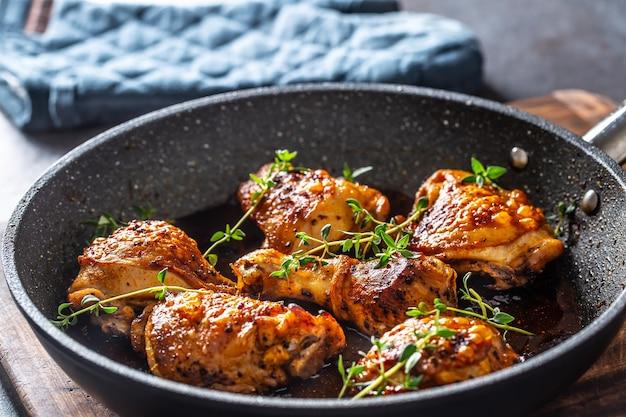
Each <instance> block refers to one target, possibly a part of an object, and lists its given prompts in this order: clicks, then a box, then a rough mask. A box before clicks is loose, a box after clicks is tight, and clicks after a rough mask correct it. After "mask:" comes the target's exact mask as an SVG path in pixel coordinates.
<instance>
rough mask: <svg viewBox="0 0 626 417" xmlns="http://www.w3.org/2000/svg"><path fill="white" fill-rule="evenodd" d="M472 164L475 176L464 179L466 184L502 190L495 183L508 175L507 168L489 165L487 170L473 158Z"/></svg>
mask: <svg viewBox="0 0 626 417" xmlns="http://www.w3.org/2000/svg"><path fill="white" fill-rule="evenodd" d="M471 164H472V171H473V172H474V175H468V176H467V177H465V178H463V180H462V181H463V182H464V183H475V184H476V185H478V186H479V187H483V186H484V185H485V184H489V185H492V186H494V187H496V188H500V186H498V184H496V183H495V180H497V179H498V178H500V177H501V176H503V175H504V174H506V168H504V167H501V166H497V165H489V166H487V168H485V166H484V165H483V164H482V163H481V162H480V161H479V160H478V159H476V158H474V157H473V156H472V160H471Z"/></svg>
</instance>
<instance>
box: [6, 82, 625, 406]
mask: <svg viewBox="0 0 626 417" xmlns="http://www.w3.org/2000/svg"><path fill="white" fill-rule="evenodd" d="M614 119H617V117H614ZM622 122H623V121H622ZM617 125H619V121H618V122H615V120H613V121H612V122H611V123H608V124H607V125H605V126H603V127H601V128H599V130H600V133H601V134H600V135H599V136H598V137H599V138H601V139H602V141H604V142H603V144H604V146H605V147H606V148H607V149H611V152H613V153H614V155H615V156H619V155H617V154H619V153H620V152H621V151H620V149H622V150H623V148H620V147H619V145H618V146H616V147H613V148H611V146H614V144H616V143H619V142H618V140H616V135H615V134H614V133H615V126H617ZM607 138H608V139H607ZM514 146H517V147H520V148H522V149H524V150H525V151H526V152H527V154H528V158H529V162H528V165H527V166H526V168H525V169H523V170H511V171H510V173H509V174H507V175H506V176H505V177H503V181H501V182H502V185H504V186H506V187H513V186H517V187H523V188H525V189H526V191H527V192H528V193H529V195H530V198H531V200H532V201H533V202H534V203H535V204H537V205H538V206H540V207H542V208H544V209H545V210H546V211H551V210H552V207H554V205H555V203H556V202H557V201H560V200H566V199H574V200H577V201H579V200H580V199H581V197H582V196H583V195H584V194H585V193H586V192H587V191H588V190H589V189H593V190H595V191H596V192H597V193H598V195H599V201H600V203H599V207H597V208H596V210H595V212H594V213H592V215H586V214H584V213H583V212H582V211H577V214H576V219H575V223H576V241H575V242H574V243H572V244H570V247H569V248H568V250H567V251H566V254H565V255H564V256H563V257H561V258H560V259H559V260H557V261H556V264H555V265H554V268H552V269H553V270H554V271H556V272H555V274H560V275H562V276H563V277H564V279H567V282H568V283H570V285H571V286H572V287H573V288H574V289H575V292H576V295H577V299H578V303H579V305H580V309H581V312H580V314H581V316H582V320H583V323H584V328H583V329H582V330H580V331H579V332H578V333H576V334H575V335H573V336H571V337H570V338H568V339H567V340H565V341H563V342H562V343H560V344H558V345H557V346H555V347H553V348H551V349H549V350H547V351H545V352H543V353H541V354H539V355H537V356H535V357H532V358H530V359H529V360H527V361H526V362H524V363H521V364H518V365H516V366H513V367H511V368H508V369H505V370H503V371H499V372H496V373H494V374H491V375H488V376H485V377H482V378H478V379H475V380H470V381H465V382H461V383H457V384H452V385H448V386H443V387H437V388H432V389H427V390H422V391H417V392H413V393H407V394H403V395H396V396H388V397H384V398H371V399H364V400H359V401H348V400H333V399H320V400H317V399H299V398H276V397H262V396H245V395H238V394H231V393H225V392H218V391H213V390H208V389H201V388H197V387H192V386H188V385H184V384H180V383H177V382H172V381H168V380H165V379H161V378H157V377H155V376H152V375H149V374H147V373H145V372H142V371H140V370H136V369H132V368H130V367H128V366H125V365H123V364H121V363H118V362H115V361H113V360H111V359H108V358H107V357H105V356H103V355H100V354H98V353H96V352H95V351H94V350H92V349H91V348H90V347H89V346H88V345H86V344H83V342H81V341H79V340H75V339H73V338H71V337H70V336H69V335H67V334H66V333H64V332H63V331H61V330H59V329H57V328H56V327H55V326H53V325H52V324H50V322H49V318H50V317H52V316H54V315H55V312H56V306H57V304H58V303H59V302H61V301H62V300H63V299H64V297H65V289H66V288H67V287H68V284H69V283H70V282H71V280H72V278H73V276H74V274H75V273H76V272H77V265H76V257H77V255H78V254H79V253H80V252H81V247H82V244H83V242H85V240H86V239H87V237H88V231H86V230H85V228H84V227H83V226H81V223H80V222H81V221H83V220H85V219H88V218H92V217H93V216H94V214H96V213H102V212H112V213H121V215H122V216H123V217H126V218H130V217H132V215H131V212H130V210H129V208H130V207H132V206H133V205H134V204H141V203H144V202H149V203H150V204H152V205H153V206H154V207H155V208H157V210H158V212H159V213H160V214H161V215H162V216H163V217H165V218H177V217H181V216H185V215H188V214H190V213H193V212H196V211H198V210H200V209H203V208H206V207H208V206H213V205H217V204H220V203H222V202H224V201H226V200H227V199H228V198H229V197H231V196H232V194H233V192H234V190H235V189H236V187H237V185H238V183H239V182H240V181H241V180H243V179H245V178H246V176H247V174H248V172H250V171H252V170H254V169H256V168H257V167H259V166H260V165H261V164H263V163H265V162H266V161H267V160H269V159H270V158H271V157H272V152H273V150H274V149H279V148H288V149H294V150H298V151H299V153H300V154H299V157H298V162H299V163H300V164H303V165H305V166H312V167H318V166H324V167H327V168H329V169H330V170H331V171H333V172H337V171H338V170H340V168H341V166H342V164H343V163H344V162H347V163H349V164H350V165H351V166H362V165H372V166H374V167H375V170H374V171H372V172H371V173H370V174H368V181H367V182H368V183H370V184H372V185H375V186H377V187H380V188H382V189H396V190H397V189H398V188H399V189H400V190H399V191H403V192H405V193H407V194H409V195H412V194H413V193H414V192H415V190H416V189H417V187H418V186H419V185H420V183H421V182H422V181H423V180H424V179H425V178H426V177H427V176H428V175H430V174H431V173H432V172H433V171H434V170H435V169H438V168H444V167H445V168H463V169H466V168H467V166H468V160H469V157H470V156H471V155H476V156H477V157H478V158H479V159H481V160H482V161H484V162H488V163H490V164H498V165H504V166H506V165H507V164H508V161H509V154H510V151H511V148H512V147H514ZM622 156H623V155H622ZM499 182H500V181H499ZM625 208H626V175H625V174H624V171H623V170H622V169H621V167H620V166H619V165H618V164H617V163H616V162H615V161H613V160H612V159H611V158H609V156H607V154H605V153H604V152H602V151H600V150H599V149H597V148H596V147H594V146H593V145H591V144H589V143H586V142H585V141H583V140H581V138H579V137H577V136H575V135H574V134H572V133H570V132H568V131H566V130H564V129H561V128H559V127H556V126H554V125H552V124H550V123H548V122H546V121H544V120H541V119H539V118H536V117H533V116H530V115H528V114H526V113H523V112H520V111H517V110H515V109H512V108H510V107H506V106H504V105H501V104H497V103H494V102H490V101H486V100H482V99H478V98H475V97H470V96H465V95H460V94H455V93H450V92H444V91H436V90H430V89H424V88H415V87H403V86H389V85H372V84H369V85H351V84H342V85H336V84H321V85H305V86H295V87H288V88H283V87H280V88H261V89H255V90H248V91H240V92H235V93H228V94H222V95H216V96H212V97H208V98H203V99H199V100H194V101H191V102H187V103H183V104H180V105H176V106H172V107H169V108H166V109H164V110H161V111H157V112H154V113H150V114H148V115H146V116H143V117H140V118H138V119H134V120H132V121H130V122H127V123H124V124H122V125H121V126H119V127H116V128H113V129H111V130H108V131H106V132H104V133H102V134H101V135H99V136H97V137H95V138H94V139H92V140H90V141H89V142H86V143H85V144H83V145H82V146H80V147H78V148H77V149H75V150H73V151H72V152H70V153H69V154H67V155H66V156H65V157H63V158H62V159H61V160H60V161H59V162H57V163H56V164H55V165H54V166H52V167H51V168H50V169H49V170H48V171H47V172H46V173H45V174H44V175H43V176H42V177H41V178H40V179H39V180H38V181H37V182H36V183H35V184H34V185H33V187H32V188H31V189H30V191H28V193H27V194H26V195H25V197H24V198H23V199H22V201H21V202H20V203H19V205H18V207H17V208H16V210H15V212H14V214H13V216H12V218H11V220H10V223H9V224H8V227H7V231H6V235H5V238H4V250H3V258H2V260H3V264H4V269H5V273H6V279H7V282H8V284H9V288H10V290H11V293H12V294H13V297H14V299H15V301H16V303H17V304H18V306H19V307H20V309H21V311H22V313H23V314H24V316H25V317H26V318H27V319H28V322H29V324H30V326H31V327H32V328H33V329H34V331H35V333H36V335H37V337H38V338H39V340H40V341H41V343H42V344H43V346H44V347H45V348H46V350H47V351H48V352H49V354H50V355H51V356H52V357H53V358H54V360H56V361H57V362H58V363H59V365H60V366H61V367H62V368H63V369H64V370H65V371H66V372H67V374H68V375H69V376H70V377H71V378H72V379H74V380H75V381H76V382H77V383H79V384H80V385H81V386H82V387H83V388H84V389H85V390H86V391H88V392H89V393H91V394H92V395H93V396H95V397H96V398H98V399H100V400H101V401H103V402H104V403H105V404H106V405H107V406H109V407H110V408H112V409H113V410H115V411H117V412H119V413H120V414H123V415H151V416H155V415H223V414H225V413H228V414H229V415H272V416H294V415H298V416H302V417H304V416H319V415H324V416H344V417H345V416H364V415H368V416H369V415H371V416H380V415H404V414H408V413H411V414H412V415H419V414H418V413H428V415H432V414H431V413H433V412H437V413H438V414H439V415H458V416H462V415H476V416H477V415H483V416H484V415H499V414H503V413H506V415H509V416H516V415H523V414H525V413H526V412H528V411H529V410H531V409H533V408H534V407H536V406H537V405H539V404H541V403H542V402H545V401H546V400H548V399H550V398H552V397H553V396H554V395H556V394H557V393H558V391H559V390H560V389H562V388H563V387H564V386H566V385H567V384H568V383H570V382H572V381H574V380H575V379H576V378H578V377H579V376H580V375H581V374H582V373H583V372H584V371H585V370H586V369H587V368H588V367H589V366H590V365H591V364H592V363H593V362H594V360H595V359H596V358H597V357H598V356H599V355H600V353H601V352H602V350H603V349H604V348H605V347H606V346H607V344H608V343H609V342H610V340H611V339H612V337H613V336H614V335H615V333H616V331H617V330H618V329H619V327H620V325H621V324H622V321H623V318H624V311H625V307H626V295H625V294H624V291H623V286H624V279H625V278H626V233H625V232H626V230H625V229H626V210H625ZM209 232H210V231H207V233H209ZM423 415H427V414H423Z"/></svg>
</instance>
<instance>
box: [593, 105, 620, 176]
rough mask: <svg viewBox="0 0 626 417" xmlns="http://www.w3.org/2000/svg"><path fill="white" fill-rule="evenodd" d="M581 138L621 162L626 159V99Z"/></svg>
mask: <svg viewBox="0 0 626 417" xmlns="http://www.w3.org/2000/svg"><path fill="white" fill-rule="evenodd" d="M583 139H584V140H585V141H587V142H589V143H591V144H592V145H595V146H597V147H598V148H600V149H602V150H603V151H604V152H606V153H607V154H608V155H609V156H610V157H611V158H613V159H614V160H616V161H617V163H620V164H621V163H622V162H624V161H625V160H626V101H624V102H623V103H622V105H621V106H620V107H619V108H618V109H617V110H616V111H614V112H613V113H611V114H610V115H609V116H607V117H606V118H604V119H603V120H602V121H601V122H600V123H598V124H597V125H595V126H594V127H592V128H591V130H589V132H587V133H585V135H584V136H583Z"/></svg>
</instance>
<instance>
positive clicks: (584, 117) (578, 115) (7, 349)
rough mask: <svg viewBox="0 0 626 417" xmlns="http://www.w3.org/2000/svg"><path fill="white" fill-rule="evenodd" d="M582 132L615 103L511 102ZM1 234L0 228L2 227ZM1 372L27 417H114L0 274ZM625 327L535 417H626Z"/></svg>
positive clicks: (591, 98)
mask: <svg viewBox="0 0 626 417" xmlns="http://www.w3.org/2000/svg"><path fill="white" fill-rule="evenodd" d="M511 104H512V105H514V106H517V107H519V108H521V109H523V110H525V111H527V112H529V113H533V114H536V115H539V116H542V117H545V118H546V119H549V120H551V121H553V122H554V123H557V124H559V125H561V126H564V127H566V128H568V129H570V130H572V131H574V132H576V133H584V132H585V131H586V130H587V129H589V128H590V127H591V126H593V125H594V124H595V123H596V122H597V121H598V120H600V119H601V118H602V117H603V116H604V115H606V114H608V113H609V112H610V111H612V110H613V109H614V107H615V104H614V103H613V102H612V101H610V100H609V99H607V98H606V97H603V96H598V95H594V94H590V93H587V92H585V91H581V90H563V91H556V92H554V93H552V94H550V95H549V96H545V97H539V98H533V99H528V100H520V101H516V102H513V103H511ZM0 229H2V227H0ZM0 313H1V314H2V315H3V317H4V318H5V319H4V320H1V321H0V372H1V373H2V375H1V376H2V381H3V384H6V385H9V386H8V387H7V388H8V389H9V390H11V393H12V395H13V396H14V397H15V398H17V399H18V401H19V403H20V404H19V405H18V407H19V408H20V409H21V411H22V412H23V413H24V414H25V415H29V416H46V417H47V416H77V417H82V416H95V417H113V416H115V414H114V413H112V412H111V411H109V410H107V409H106V408H105V407H103V406H102V405H100V404H99V403H98V402H97V401H95V400H94V399H93V398H91V397H90V396H89V395H88V394H86V393H85V392H84V391H82V390H81V389H80V388H79V387H78V386H77V385H76V384H75V383H74V382H73V381H72V380H70V379H69V378H68V377H67V375H66V374H65V373H64V372H63V371H62V370H61V369H60V368H59V367H58V366H57V365H56V364H55V363H54V362H53V361H52V359H51V358H50V357H49V356H48V355H47V354H46V352H45V351H44V349H43V347H41V345H40V344H39V342H38V341H37V339H36V338H35V335H34V334H33V332H32V330H31V329H30V327H29V326H28V324H27V323H26V320H25V319H24V318H23V317H22V315H21V314H20V312H19V311H18V309H17V307H16V305H15V304H14V303H13V300H12V299H11V296H10V294H9V291H8V288H7V286H6V282H5V280H4V279H3V277H2V271H1V269H0ZM623 392H626V325H625V326H624V327H623V328H622V329H621V332H620V333H619V335H618V337H616V339H615V340H614V341H613V342H612V343H611V345H610V346H609V348H608V349H607V351H606V352H605V353H604V354H603V355H602V357H601V358H600V359H599V360H598V361H597V362H596V364H594V366H593V367H592V368H590V369H589V371H587V373H586V374H585V375H584V376H583V377H581V379H580V380H579V381H578V382H576V383H575V384H574V385H572V386H571V387H569V388H567V389H566V390H565V391H564V392H563V393H562V394H561V395H560V396H558V397H557V398H555V399H554V400H552V401H551V402H550V403H548V404H546V405H545V406H544V407H543V408H541V409H540V410H538V411H536V412H535V413H533V414H532V417H548V416H557V417H560V416H563V417H565V416H567V417H596V416H598V417H599V416H603V417H617V416H626V395H623V394H622V393H623Z"/></svg>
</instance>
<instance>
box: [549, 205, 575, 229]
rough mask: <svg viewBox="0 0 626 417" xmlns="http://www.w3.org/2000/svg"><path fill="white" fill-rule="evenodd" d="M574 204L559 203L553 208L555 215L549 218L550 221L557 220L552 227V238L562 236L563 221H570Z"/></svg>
mask: <svg viewBox="0 0 626 417" xmlns="http://www.w3.org/2000/svg"><path fill="white" fill-rule="evenodd" d="M576 207H577V206H576V203H575V202H574V201H569V202H565V201H559V202H558V203H557V204H556V206H555V208H554V211H555V214H554V215H552V216H550V217H551V218H552V219H558V220H557V223H556V226H554V236H557V237H558V236H561V235H562V234H563V226H564V225H565V221H566V220H568V219H570V218H571V217H572V215H573V214H574V212H575V211H576Z"/></svg>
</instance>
